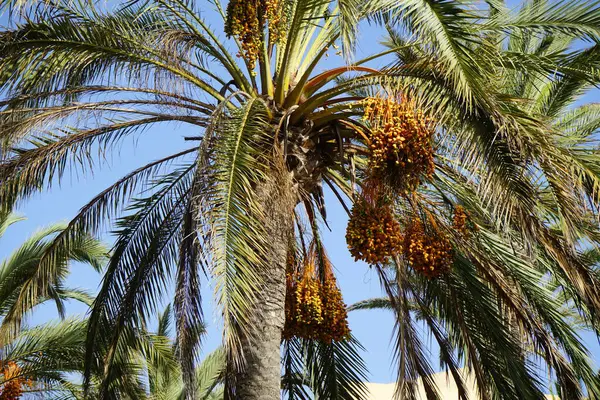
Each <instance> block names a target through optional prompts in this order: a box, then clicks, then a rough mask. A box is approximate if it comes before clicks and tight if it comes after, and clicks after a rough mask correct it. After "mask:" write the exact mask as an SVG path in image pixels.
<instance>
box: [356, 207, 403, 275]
mask: <svg viewBox="0 0 600 400" xmlns="http://www.w3.org/2000/svg"><path fill="white" fill-rule="evenodd" d="M346 243H347V244H348V249H349V250H350V254H351V255H352V256H353V257H354V259H355V260H362V261H365V262H367V263H369V264H383V263H386V262H388V261H389V259H390V257H392V256H394V255H396V254H398V253H399V252H400V250H401V245H402V234H401V231H400V224H399V223H398V221H396V218H394V214H393V212H392V209H391V207H390V206H389V205H384V204H373V203H372V202H371V201H369V200H367V199H365V198H362V199H359V200H358V201H357V202H355V203H354V206H353V207H352V213H351V215H350V221H349V222H348V227H347V229H346Z"/></svg>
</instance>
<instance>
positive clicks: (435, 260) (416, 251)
mask: <svg viewBox="0 0 600 400" xmlns="http://www.w3.org/2000/svg"><path fill="white" fill-rule="evenodd" d="M402 253H403V254H404V257H405V258H406V260H407V262H408V264H409V265H410V266H411V267H412V269H413V270H415V271H417V272H419V273H421V274H423V275H425V276H426V277H428V278H436V277H438V276H440V275H442V274H445V273H447V272H448V271H449V270H450V267H451V266H452V261H453V255H452V244H451V243H450V241H449V240H448V239H447V238H446V237H444V236H443V235H442V234H440V233H438V232H425V229H424V227H423V224H422V223H421V221H420V220H419V219H417V218H415V219H413V220H412V221H410V223H409V224H408V225H407V226H406V230H405V232H404V241H403V247H402Z"/></svg>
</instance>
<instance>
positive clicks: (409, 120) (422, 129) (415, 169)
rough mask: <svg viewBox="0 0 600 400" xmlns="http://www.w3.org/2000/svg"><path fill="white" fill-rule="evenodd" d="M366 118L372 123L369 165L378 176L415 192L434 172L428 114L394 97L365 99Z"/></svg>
mask: <svg viewBox="0 0 600 400" xmlns="http://www.w3.org/2000/svg"><path fill="white" fill-rule="evenodd" d="M363 106H364V115H363V119H364V120H365V121H368V122H369V123H370V136H369V141H370V143H369V149H370V151H371V155H370V166H371V169H372V172H373V174H374V175H376V176H381V177H384V178H388V179H390V178H391V179H392V180H393V182H394V184H395V185H397V186H401V187H400V188H401V189H407V190H414V189H415V188H416V187H417V186H418V185H419V184H420V183H421V180H422V177H423V176H431V174H433V171H434V160H433V153H434V151H433V132H434V131H433V129H432V128H431V127H430V123H429V121H428V119H427V118H426V117H425V115H424V114H423V113H422V112H421V111H419V110H416V111H415V110H414V107H413V106H412V105H411V104H409V103H408V102H406V101H404V102H397V101H396V100H395V99H393V98H385V99H384V98H380V97H368V98H366V99H365V100H363Z"/></svg>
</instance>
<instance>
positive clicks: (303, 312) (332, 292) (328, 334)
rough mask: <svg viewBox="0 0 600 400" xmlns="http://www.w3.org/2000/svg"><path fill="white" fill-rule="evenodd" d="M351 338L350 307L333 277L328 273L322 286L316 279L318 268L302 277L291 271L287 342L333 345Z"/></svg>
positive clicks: (287, 287) (311, 269)
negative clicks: (302, 341)
mask: <svg viewBox="0 0 600 400" xmlns="http://www.w3.org/2000/svg"><path fill="white" fill-rule="evenodd" d="M349 336H350V328H349V326H348V314H347V311H346V304H344V301H343V299H342V293H341V291H340V289H339V288H338V286H337V282H336V279H335V276H334V275H333V273H332V272H330V271H326V272H325V279H324V281H323V282H321V280H319V279H318V278H317V277H316V276H315V272H314V265H306V266H305V270H304V272H303V274H302V275H301V276H299V274H298V273H295V272H293V271H288V273H287V281H286V300H285V326H284V329H283V338H284V339H291V338H292V337H299V338H303V339H312V340H319V341H321V342H323V343H331V342H334V341H335V342H339V341H342V340H346V339H348V338H349Z"/></svg>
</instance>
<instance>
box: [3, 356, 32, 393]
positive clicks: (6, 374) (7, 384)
mask: <svg viewBox="0 0 600 400" xmlns="http://www.w3.org/2000/svg"><path fill="white" fill-rule="evenodd" d="M0 366H1V368H2V369H1V372H2V375H3V378H4V383H3V384H2V385H1V386H0V400H17V399H19V398H21V395H22V394H23V387H24V386H25V385H30V382H29V380H28V379H26V378H25V377H22V376H20V375H21V368H20V367H19V366H18V365H17V363H15V362H14V361H8V362H0Z"/></svg>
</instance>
